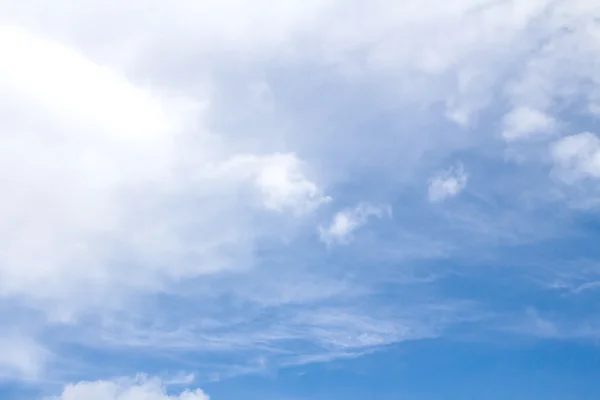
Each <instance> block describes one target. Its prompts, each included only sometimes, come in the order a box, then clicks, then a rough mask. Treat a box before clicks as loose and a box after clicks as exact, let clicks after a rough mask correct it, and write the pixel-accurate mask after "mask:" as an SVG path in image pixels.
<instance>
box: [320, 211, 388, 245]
mask: <svg viewBox="0 0 600 400" xmlns="http://www.w3.org/2000/svg"><path fill="white" fill-rule="evenodd" d="M386 215H387V216H389V215H391V208H390V207H389V206H377V205H373V204H369V203H360V204H358V205H356V206H355V207H354V208H348V209H345V210H342V211H339V212H337V213H336V214H335V215H334V216H333V220H332V221H331V223H330V224H329V226H328V227H319V236H320V238H321V240H322V241H323V242H325V243H328V244H330V243H347V242H348V241H350V240H351V239H352V234H353V233H354V232H355V231H356V230H357V229H359V228H360V227H362V226H363V225H365V224H366V223H367V222H368V221H369V219H371V218H373V217H376V218H382V217H384V216H386Z"/></svg>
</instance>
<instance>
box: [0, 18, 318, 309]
mask: <svg viewBox="0 0 600 400" xmlns="http://www.w3.org/2000/svg"><path fill="white" fill-rule="evenodd" d="M0 53H2V54H3V59H6V62H5V63H2V66H0V87H2V89H3V91H2V99H1V100H0V101H1V102H2V104H3V105H5V106H6V108H5V111H4V112H3V113H2V115H0V118H1V119H0V122H1V123H2V135H1V136H0V147H1V150H0V153H1V156H2V157H1V158H2V159H1V161H0V167H1V170H2V172H0V184H1V185H2V187H4V188H5V190H6V194H5V196H3V198H2V201H1V202H0V238H1V239H2V244H1V245H0V249H1V250H2V257H1V259H0V296H12V297H14V296H17V297H20V296H25V299H26V301H28V302H29V301H31V300H33V301H34V302H37V304H39V306H40V307H42V308H45V309H49V311H50V312H51V313H52V314H54V315H63V317H67V318H70V317H69V315H71V314H72V311H76V310H75V309H80V308H82V307H86V306H89V305H95V306H99V305H102V304H104V305H107V306H111V304H108V303H107V302H105V301H104V300H102V298H104V297H105V296H107V295H109V293H110V294H111V297H113V296H114V297H113V298H114V299H115V301H118V300H117V299H118V297H119V296H120V295H121V294H127V293H131V292H135V291H137V290H139V289H142V290H154V289H155V288H157V287H159V286H161V285H163V284H165V283H167V281H165V277H168V278H175V279H177V278H178V277H182V276H195V275H202V274H206V273H214V272H217V271H219V270H222V269H230V267H229V266H231V265H234V264H237V267H242V266H244V264H248V263H249V262H250V258H249V257H247V256H246V255H244V254H247V253H249V252H250V253H251V248H252V240H253V239H252V238H253V237H254V236H256V235H260V233H258V231H257V230H255V229H249V228H248V226H246V225H245V223H246V222H245V221H244V217H245V216H247V215H249V214H248V213H247V211H248V210H246V211H244V210H245V208H244V207H245V206H244V204H245V199H244V198H238V197H237V193H239V192H243V191H244V190H245V189H244V188H246V187H249V189H248V190H249V191H250V192H249V196H246V197H247V198H251V197H252V193H255V196H254V197H256V198H258V203H259V204H261V207H262V208H263V209H268V210H276V211H280V212H282V213H283V212H290V213H292V214H295V215H302V214H306V213H308V212H310V211H312V210H314V209H315V208H316V207H318V206H319V205H320V204H321V203H323V202H326V201H328V200H329V198H328V197H327V196H325V195H324V194H323V193H322V191H321V189H320V188H319V187H318V186H317V185H316V184H315V183H313V182H312V181H310V180H308V179H307V178H306V177H305V176H304V175H303V166H302V164H303V163H302V161H301V160H300V159H299V158H298V157H297V156H296V155H294V154H291V153H290V154H279V153H275V154H266V155H250V156H237V155H235V153H234V154H233V155H232V154H231V153H232V149H231V148H228V147H227V143H226V141H224V140H220V141H218V142H219V143H216V142H217V140H215V139H214V136H215V135H212V134H211V133H209V132H208V131H207V129H206V128H205V127H204V123H203V116H204V111H205V107H206V101H205V99H204V98H203V97H199V96H204V95H205V94H204V93H199V94H196V97H194V98H192V97H186V96H172V95H170V94H167V93H165V92H164V91H161V90H159V89H157V88H153V87H148V86H145V85H140V84H138V83H135V82H133V81H132V80H131V79H129V78H128V77H127V76H125V75H124V74H122V73H120V72H119V71H118V70H117V69H114V68H110V67H108V66H105V65H101V64H99V63H97V62H95V61H93V60H92V59H90V58H89V57H88V56H87V55H86V54H85V53H83V52H81V51H79V50H77V49H76V48H74V47H72V46H69V45H66V44H63V43H61V42H58V41H55V40H52V39H48V38H46V37H44V36H41V35H38V34H36V33H32V32H30V31H27V30H24V29H21V28H15V27H10V26H9V25H7V26H6V27H4V26H3V27H2V28H1V29H0ZM231 147H233V146H231ZM214 165H217V166H218V167H217V168H214V167H213V166H214ZM232 166H234V167H232ZM221 170H226V171H227V176H226V179H222V178H223V176H222V174H220V173H219V171H221ZM191 199H195V200H194V201H195V203H196V206H195V207H194V209H193V210H192V209H189V208H188V209H186V208H185V207H184V208H179V207H176V206H170V204H174V203H177V202H182V201H183V202H189V201H190V200H191ZM188 212H189V214H185V215H184V213H188ZM240 212H246V214H245V215H244V216H241V215H239V214H240ZM250 212H260V210H259V209H258V208H255V209H254V211H252V210H250ZM193 225H197V228H196V229H194V232H193V233H189V229H190V227H191V226H193ZM200 225H201V227H200ZM184 232H185V233H184ZM232 247H234V248H235V250H233V251H232ZM236 254H239V255H240V256H239V257H242V258H239V257H237V256H236ZM124 259H127V260H129V261H128V264H129V265H130V267H129V269H128V270H127V271H123V270H122V269H120V268H117V267H116V265H117V264H118V262H117V261H116V260H124ZM184 259H185V261H183V260H184ZM110 260H112V261H110ZM173 260H180V261H179V262H177V266H173V265H171V263H172V262H173ZM133 277H135V279H132V278H133ZM70 309H71V310H70ZM63 317H60V318H63Z"/></svg>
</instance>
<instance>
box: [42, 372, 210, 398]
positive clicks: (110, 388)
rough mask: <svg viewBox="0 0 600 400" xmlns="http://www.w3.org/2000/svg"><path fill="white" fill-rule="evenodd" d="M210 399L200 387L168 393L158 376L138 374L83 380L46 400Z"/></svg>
mask: <svg viewBox="0 0 600 400" xmlns="http://www.w3.org/2000/svg"><path fill="white" fill-rule="evenodd" d="M82 399H89V400H209V397H208V396H207V395H206V394H205V393H204V392H203V391H202V390H200V389H195V390H187V389H186V390H184V391H182V392H180V393H179V394H168V393H167V390H166V387H165V384H164V383H163V382H162V381H161V380H160V379H158V378H149V377H146V376H138V377H136V378H134V379H125V378H123V379H117V380H101V381H82V382H78V383H75V384H69V385H67V386H66V387H65V388H64V390H63V392H62V394H61V395H59V396H54V397H47V398H45V400H82Z"/></svg>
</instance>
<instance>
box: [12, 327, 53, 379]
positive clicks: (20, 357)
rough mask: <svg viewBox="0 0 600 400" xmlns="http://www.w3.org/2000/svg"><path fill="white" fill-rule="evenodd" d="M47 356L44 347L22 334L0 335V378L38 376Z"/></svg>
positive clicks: (31, 377)
mask: <svg viewBox="0 0 600 400" xmlns="http://www.w3.org/2000/svg"><path fill="white" fill-rule="evenodd" d="M48 358H49V354H48V352H47V351H46V350H45V349H43V348H42V347H41V346H40V345H39V344H37V343H36V342H35V341H33V340H32V339H30V338H27V337H25V336H23V335H22V334H21V335H19V334H16V333H12V334H2V335H0V379H6V378H26V379H35V378H39V377H40V376H41V373H42V371H43V368H44V365H45V363H46V361H47V359H48Z"/></svg>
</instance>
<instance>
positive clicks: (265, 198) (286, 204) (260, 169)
mask: <svg viewBox="0 0 600 400" xmlns="http://www.w3.org/2000/svg"><path fill="white" fill-rule="evenodd" d="M217 171H218V173H219V174H225V175H229V176H231V175H232V174H233V175H234V176H236V177H242V178H245V179H249V180H251V181H253V182H254V185H255V186H256V188H257V189H258V191H259V193H260V194H261V197H262V203H263V206H264V207H265V208H266V209H269V210H272V211H278V212H281V211H290V212H292V213H294V214H296V215H302V214H305V213H308V212H311V211H313V210H314V209H315V208H317V207H318V206H320V205H321V204H323V203H327V202H329V201H331V197H329V196H326V195H324V194H323V193H322V191H321V189H319V187H318V186H317V185H316V184H315V183H314V182H312V181H310V180H308V179H307V178H306V177H305V176H304V173H303V171H302V162H301V161H300V160H299V159H298V157H297V156H296V155H295V154H292V153H287V154H284V153H277V154H273V155H268V156H256V155H236V156H234V157H232V158H231V159H228V160H226V161H225V162H223V163H221V164H220V165H218V167H217Z"/></svg>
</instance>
